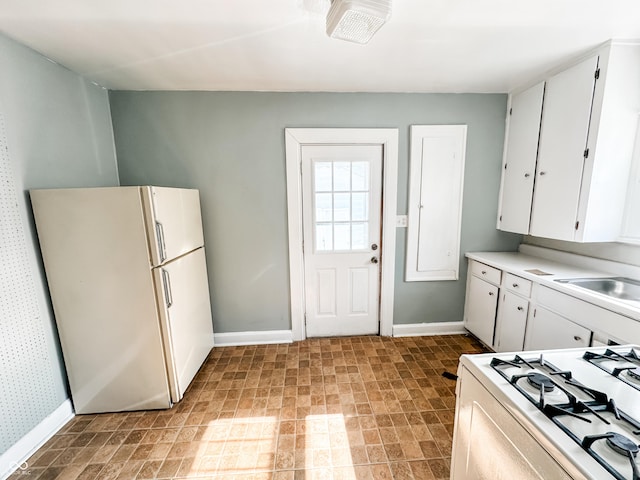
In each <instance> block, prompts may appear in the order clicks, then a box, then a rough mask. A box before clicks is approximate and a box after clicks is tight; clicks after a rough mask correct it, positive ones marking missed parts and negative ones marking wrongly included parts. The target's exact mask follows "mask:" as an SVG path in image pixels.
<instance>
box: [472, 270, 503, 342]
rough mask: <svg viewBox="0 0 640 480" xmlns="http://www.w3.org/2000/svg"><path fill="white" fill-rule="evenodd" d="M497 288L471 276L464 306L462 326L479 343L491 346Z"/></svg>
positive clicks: (496, 303)
mask: <svg viewBox="0 0 640 480" xmlns="http://www.w3.org/2000/svg"><path fill="white" fill-rule="evenodd" d="M497 306H498V287H496V286H495V285H491V284H490V283H488V282H485V281H484V280H481V279H479V278H478V277H476V276H475V275H472V276H471V280H470V281H469V289H468V291H467V299H466V305H465V319H464V326H465V328H466V329H467V330H469V331H470V332H471V333H473V334H474V335H475V336H476V337H477V338H478V339H479V340H480V341H481V342H483V343H484V344H486V345H488V346H493V330H494V327H495V323H496V307H497Z"/></svg>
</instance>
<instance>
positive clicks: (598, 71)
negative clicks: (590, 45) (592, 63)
mask: <svg viewBox="0 0 640 480" xmlns="http://www.w3.org/2000/svg"><path fill="white" fill-rule="evenodd" d="M593 78H595V79H596V80H598V79H599V78H600V69H599V68H596V71H595V73H594V74H593Z"/></svg>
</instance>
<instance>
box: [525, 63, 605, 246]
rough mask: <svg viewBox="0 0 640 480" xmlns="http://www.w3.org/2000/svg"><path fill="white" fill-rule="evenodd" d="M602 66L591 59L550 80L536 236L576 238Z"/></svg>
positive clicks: (535, 214) (535, 209)
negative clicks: (593, 106) (595, 92)
mask: <svg viewBox="0 0 640 480" xmlns="http://www.w3.org/2000/svg"><path fill="white" fill-rule="evenodd" d="M597 67H598V57H597V56H595V57H591V58H589V59H587V60H585V61H583V62H582V63H579V64H577V65H575V66H574V67H572V68H570V69H568V70H565V71H563V72H562V73H559V74H558V75H555V76H553V77H551V78H550V79H549V80H548V81H547V87H546V90H545V94H544V109H543V111H542V123H541V127H540V146H539V153H538V169H537V176H536V184H535V193H534V196H533V208H532V211H531V228H530V233H531V235H535V236H537V237H546V238H556V239H559V240H573V239H574V236H575V230H576V228H575V222H576V219H577V215H578V201H579V198H580V188H581V186H582V170H583V167H584V151H585V149H586V147H587V134H588V132H589V121H590V119H591V103H592V101H593V89H594V83H595V71H596V69H597Z"/></svg>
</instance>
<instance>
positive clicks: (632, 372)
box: [627, 367, 640, 380]
mask: <svg viewBox="0 0 640 480" xmlns="http://www.w3.org/2000/svg"><path fill="white" fill-rule="evenodd" d="M627 374H628V375H629V376H630V377H631V378H634V379H636V380H640V367H635V368H630V369H629V370H627Z"/></svg>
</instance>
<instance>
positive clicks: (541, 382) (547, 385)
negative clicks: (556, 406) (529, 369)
mask: <svg viewBox="0 0 640 480" xmlns="http://www.w3.org/2000/svg"><path fill="white" fill-rule="evenodd" d="M527 381H528V382H529V383H530V384H531V385H533V386H534V387H536V388H537V389H538V390H540V389H541V388H544V391H545V392H552V391H553V389H554V388H555V385H554V383H553V381H552V380H551V379H550V378H549V377H547V376H546V375H543V374H541V373H532V374H531V375H527Z"/></svg>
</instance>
